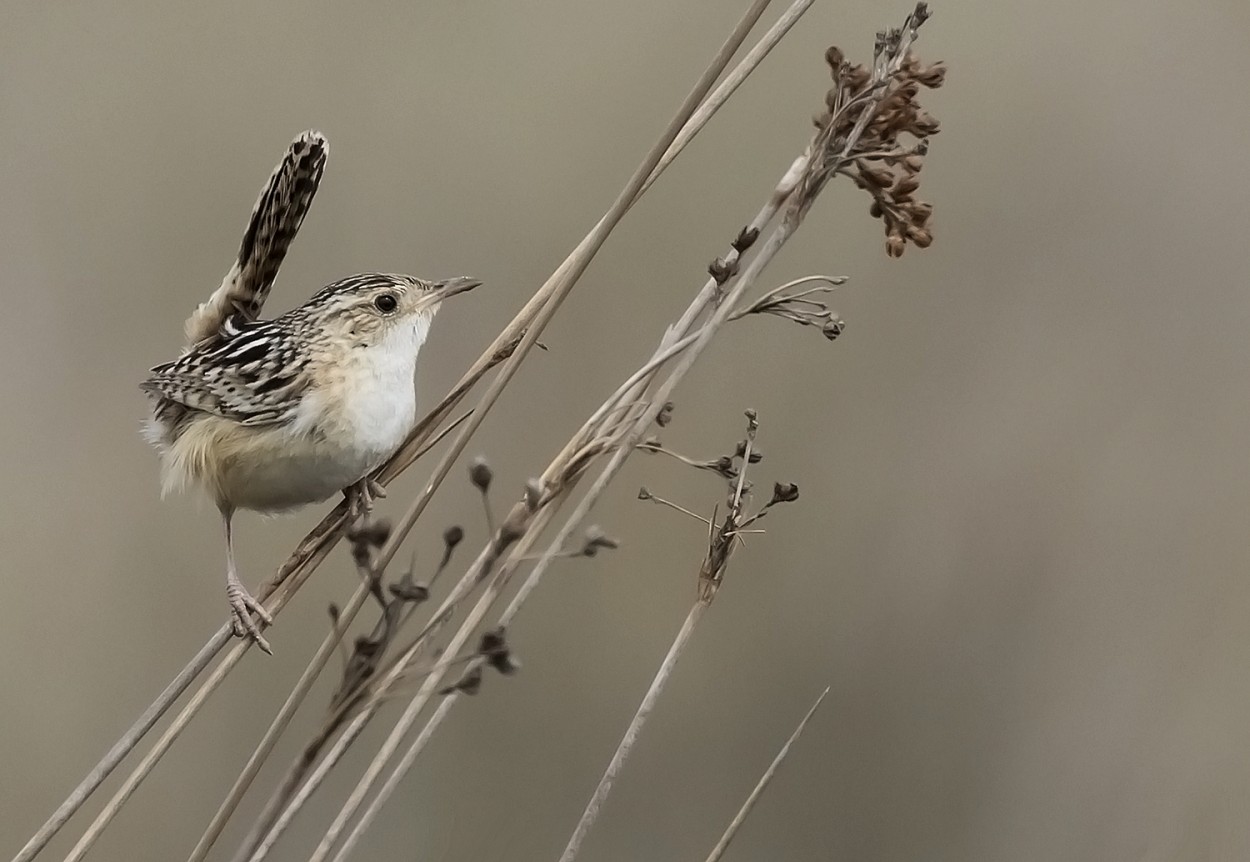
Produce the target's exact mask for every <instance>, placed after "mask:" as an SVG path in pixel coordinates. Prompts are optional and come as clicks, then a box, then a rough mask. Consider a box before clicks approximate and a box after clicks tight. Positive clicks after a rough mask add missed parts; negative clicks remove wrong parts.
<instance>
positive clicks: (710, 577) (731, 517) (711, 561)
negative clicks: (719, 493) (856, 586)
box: [560, 410, 798, 862]
mask: <svg viewBox="0 0 1250 862" xmlns="http://www.w3.org/2000/svg"><path fill="white" fill-rule="evenodd" d="M746 418H747V430H746V438H745V439H744V440H743V441H742V442H741V443H740V444H739V446H738V449H737V451H736V452H735V454H734V456H732V457H731V459H730V460H734V459H737V460H738V462H739V463H738V466H737V469H736V470H734V471H732V473H730V474H728V475H731V476H732V478H730V479H729V489H730V492H729V502H728V507H727V508H728V512H727V514H726V516H725V520H724V521H723V522H722V524H721V525H720V526H719V527H718V526H717V525H716V523H714V522H715V521H716V517H715V516H713V518H712V519H710V520H708V521H706V523H707V525H708V550H707V553H706V555H705V556H704V559H703V564H702V565H701V566H700V567H699V576H698V592H697V596H696V598H695V601H694V603H693V604H692V605H691V607H690V611H689V612H688V613H687V614H686V619H685V621H684V622H683V623H682V626H681V629H680V630H679V631H678V632H677V635H676V637H674V638H673V642H672V644H671V645H670V646H669V649H668V653H667V654H666V655H665V656H664V660H663V661H662V662H661V663H660V668H659V670H658V671H656V674H655V677H654V678H653V679H652V680H651V685H650V687H649V688H648V689H647V692H646V694H645V695H643V698H642V703H640V704H639V706H638V710H637V712H635V713H634V718H633V720H632V721H630V723H629V726H628V727H627V728H626V729H625V734H624V736H622V737H621V741H620V742H619V743H618V744H617V747H616V751H614V752H613V754H612V759H611V760H610V761H609V762H608V766H607V769H605V770H604V773H603V776H602V777H601V778H600V779H599V783H598V784H597V785H596V786H595V789H594V792H592V793H591V796H590V801H589V802H587V803H586V808H585V809H584V810H583V811H582V816H581V818H580V819H579V820H578V822H577V826H576V827H574V829H573V834H572V835H571V836H570V837H569V841H568V844H567V845H566V846H565V848H564V852H563V853H562V854H561V856H560V862H573V860H574V859H575V858H576V857H577V854H578V853H579V852H580V851H581V847H582V843H583V842H584V841H585V839H586V835H587V834H589V832H590V829H591V827H592V826H593V825H594V823H595V821H596V820H597V819H598V817H599V812H600V810H601V809H602V808H603V803H604V802H605V801H606V800H607V797H608V794H609V793H610V792H611V791H612V784H613V783H614V782H615V781H616V778H617V776H618V775H619V774H620V771H621V769H622V768H623V767H624V765H625V761H626V759H627V758H628V757H629V753H630V751H631V750H632V749H633V747H634V745H635V743H637V741H638V737H639V736H640V735H641V734H642V730H643V727H644V725H645V724H646V721H647V718H648V716H650V714H651V711H652V710H653V709H654V708H655V704H656V702H657V701H658V700H659V698H660V695H661V694H662V693H663V691H664V687H665V685H666V684H667V683H668V680H669V678H670V677H671V676H672V674H673V668H674V667H676V666H677V660H678V658H680V657H681V654H682V652H683V651H684V650H685V648H686V645H687V644H688V643H689V642H690V638H691V636H692V635H693V634H694V630H695V626H697V625H698V623H699V620H700V619H701V618H702V616H703V613H704V611H706V610H707V608H708V607H710V606H711V604H712V601H713V599H715V598H716V593H717V591H718V590H719V589H720V585H721V583H722V581H723V579H724V576H725V570H726V569H727V568H728V566H729V558H730V556H731V555H732V552H733V549H734V547H735V545H736V544H737V542H736V540H737V539H738V538H739V534H740V530H741V528H742V527H743V526H744V525H745V524H746V523H749V522H753V521H755V520H758V517H759V515H760V514H761V513H762V512H763V511H765V510H766V509H767V508H769V507H770V506H772V505H774V503H775V502H792V501H793V500H795V499H798V492H797V489H796V490H795V492H794V493H793V494H787V495H784V496H785V497H787V499H784V500H779V499H778V495H777V494H774V496H773V500H770V501H769V503H767V504H765V507H764V509H761V510H760V512H759V513H757V514H756V515H751V516H747V515H744V508H745V506H746V502H747V500H748V488H749V486H748V484H747V480H746V475H747V470H748V467H749V466H750V465H751V464H752V463H755V462H756V461H757V460H758V459H753V458H752V455H753V454H754V448H755V436H756V432H757V430H758V429H759V422H758V419H757V417H756V414H755V411H754V410H748V411H746ZM778 487H782V486H780V485H779V486H778ZM786 487H793V486H786ZM643 499H648V498H643ZM683 511H684V510H683Z"/></svg>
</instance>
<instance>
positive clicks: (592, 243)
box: [251, 0, 770, 862]
mask: <svg viewBox="0 0 1250 862" xmlns="http://www.w3.org/2000/svg"><path fill="white" fill-rule="evenodd" d="M769 2H770V0H753V2H752V4H751V7H750V8H749V9H748V11H747V13H746V14H745V15H744V16H743V18H742V20H741V21H740V22H739V24H738V26H737V27H736V28H735V30H734V32H733V34H732V35H731V36H730V38H729V39H728V40H727V41H726V42H725V44H724V45H723V46H722V48H721V50H720V52H719V53H718V54H717V56H716V58H715V59H714V60H713V62H712V63H711V65H709V67H708V68H707V70H706V71H705V72H704V74H703V76H702V77H701V78H700V80H699V82H698V83H697V84H696V85H695V87H694V89H693V90H692V91H691V92H690V94H689V95H688V96H687V97H686V100H685V102H684V103H683V104H682V106H681V108H680V109H679V111H678V114H677V116H676V117H675V118H674V119H673V121H672V122H671V123H670V124H669V127H668V129H667V130H666V131H665V133H664V135H663V136H662V137H661V139H660V142H659V143H658V144H657V145H656V146H655V147H653V148H652V151H651V152H650V153H649V154H648V156H647V157H646V158H645V159H644V160H643V163H642V164H641V165H640V166H639V168H638V169H637V170H636V171H635V173H634V176H633V177H632V178H631V180H630V182H629V183H628V185H627V186H626V188H625V189H624V190H623V191H622V192H621V194H620V195H619V196H618V197H617V200H616V201H615V202H614V203H613V205H612V207H611V208H610V209H609V210H608V212H607V213H606V214H605V215H604V217H603V218H602V219H601V220H600V222H599V223H598V224H597V225H596V226H595V228H594V229H593V230H592V231H591V233H590V234H589V235H588V236H587V238H586V240H583V242H582V243H581V244H580V245H579V246H578V247H577V249H575V250H574V252H573V254H572V255H570V258H569V259H568V260H567V261H566V262H565V264H563V265H562V266H561V267H560V268H559V269H557V271H556V273H555V274H554V275H553V276H552V277H551V278H550V279H548V282H547V284H545V285H544V286H543V288H542V289H541V290H540V291H539V293H538V294H536V295H535V299H538V298H539V296H542V297H543V299H542V305H541V306H540V307H539V309H538V312H537V314H536V315H535V317H534V321H533V323H532V325H531V326H530V327H529V328H528V329H527V330H526V331H525V333H524V335H523V336H522V337H521V342H520V345H519V346H518V348H517V355H516V356H515V357H513V359H511V360H509V361H508V362H506V363H505V364H504V367H503V369H502V370H501V371H500V373H499V375H498V376H497V377H496V378H495V379H494V381H492V384H491V385H490V386H489V387H488V388H487V391H486V393H485V394H484V395H483V396H482V399H481V401H480V402H479V404H478V406H477V407H476V408H475V412H474V416H473V418H472V419H471V420H470V422H469V425H468V426H467V427H466V428H465V429H464V430H463V431H462V432H461V433H460V434H459V435H458V436H457V438H456V440H455V441H454V442H453V443H452V446H451V451H449V452H448V453H447V455H446V456H445V457H444V458H443V460H442V461H440V462H439V465H438V466H437V467H436V468H435V470H434V474H433V476H432V477H431V479H430V482H429V484H428V485H427V486H426V490H425V491H423V492H422V494H421V495H420V496H419V497H418V498H417V500H416V502H415V503H414V504H413V506H412V507H411V508H410V509H409V511H408V512H406V513H405V515H404V517H403V518H402V519H401V520H400V522H399V523H398V524H397V525H396V528H395V530H394V532H393V533H392V535H391V538H390V539H389V540H388V542H387V544H386V546H385V547H383V549H382V551H381V552H380V554H379V559H378V564H379V565H380V566H385V565H386V564H387V563H388V562H389V561H390V559H391V558H392V557H393V556H394V554H395V552H396V551H397V550H398V546H399V542H401V541H402V539H403V537H404V536H406V535H407V532H408V531H410V530H411V528H412V526H413V524H415V522H416V519H417V518H418V517H419V516H420V514H421V513H422V512H423V511H424V509H425V506H426V505H427V504H428V501H429V499H430V496H431V495H432V493H433V490H434V489H435V488H436V487H437V485H438V483H439V482H441V481H442V479H443V478H444V477H445V476H446V475H447V473H448V472H449V470H450V468H451V464H452V462H453V461H454V459H455V457H457V456H458V455H459V454H460V452H461V451H463V448H464V446H465V445H466V444H467V441H468V437H469V435H470V434H471V433H473V431H475V430H476V429H477V427H478V426H479V425H480V422H481V420H482V418H483V417H484V414H485V412H486V409H488V408H489V406H491V405H492V404H493V403H494V402H495V400H496V399H497V398H498V396H499V393H500V392H501V391H502V389H503V387H504V386H505V385H506V384H507V382H508V381H509V380H510V379H511V376H512V374H514V373H515V369H516V367H517V362H519V361H520V359H521V358H523V357H524V356H525V354H526V352H527V351H528V349H529V348H530V347H531V346H532V345H533V343H534V341H535V340H536V339H537V338H538V336H539V335H540V334H541V332H542V329H543V327H544V326H545V325H546V323H547V321H548V320H550V318H551V316H552V315H553V314H554V313H555V310H556V309H557V308H558V307H559V304H560V303H561V302H562V301H563V299H564V297H566V296H567V295H568V292H569V291H570V290H571V289H572V286H573V284H574V282H575V281H576V279H577V277H578V276H580V275H581V273H582V272H583V271H584V270H585V268H586V266H587V265H588V264H589V262H590V259H591V257H593V255H594V254H595V252H597V251H598V249H599V248H600V247H601V246H602V244H603V242H604V240H605V239H606V238H607V234H608V232H609V231H611V229H612V228H613V227H615V225H616V224H617V223H618V222H619V220H620V219H621V217H623V216H624V214H625V212H626V211H627V210H628V209H629V207H630V206H632V204H633V202H634V200H635V199H636V198H637V196H638V194H639V193H640V192H641V190H642V186H643V184H644V183H645V182H646V180H647V178H648V177H649V176H650V175H651V173H652V172H653V171H654V170H655V168H656V167H657V166H658V164H659V162H660V159H661V158H662V157H663V155H664V153H665V151H667V150H668V148H669V146H670V145H671V144H672V143H673V142H674V141H675V140H676V138H677V135H678V133H679V132H680V131H681V129H682V127H683V126H684V125H685V124H686V123H687V121H688V120H689V119H690V118H691V116H692V115H693V114H694V112H695V110H696V109H697V108H698V106H699V105H700V103H702V102H703V100H704V98H705V97H706V96H707V94H708V92H709V91H710V90H711V88H712V86H713V84H714V83H715V81H716V79H717V78H718V77H719V76H720V74H721V72H723V71H724V69H725V67H726V66H727V65H728V64H729V61H730V59H732V57H733V55H734V53H736V51H737V49H738V47H739V46H741V44H742V42H743V41H744V40H745V38H746V35H747V33H748V32H749V31H750V29H751V28H752V27H753V26H754V24H755V22H756V21H758V20H759V17H760V16H761V15H762V14H763V12H764V9H765V8H766V7H767V6H768V4H769ZM533 302H534V300H531V303H530V304H533ZM527 307H528V306H527ZM462 583H463V581H462ZM462 645H463V644H462V643H461V644H456V643H455V640H454V639H453V642H452V644H451V645H449V647H448V649H449V650H450V651H452V652H455V651H456V650H457V649H459V648H460V646H462ZM439 679H441V673H436V674H432V675H431V676H430V677H428V678H427V680H426V683H425V684H423V685H422V686H421V689H420V691H421V692H425V695H424V697H427V698H428V696H429V692H428V691H427V689H430V690H431V691H432V689H433V686H431V685H430V683H431V681H437V680H439ZM419 699H421V698H420V696H419V697H418V700H419ZM414 703H416V700H414ZM411 706H412V704H410V709H409V710H408V711H405V713H404V716H402V717H401V719H400V722H399V724H397V726H396V728H395V730H394V731H392V734H391V735H390V736H389V737H388V738H387V740H386V741H385V742H384V743H383V747H382V751H381V752H379V755H378V757H376V758H375V760H374V764H371V768H370V771H368V772H366V774H365V776H364V777H363V778H362V779H361V781H360V783H358V784H357V787H356V789H355V790H354V791H353V792H352V795H351V796H349V798H348V800H347V802H346V804H345V805H344V808H343V810H342V811H340V813H339V815H338V816H337V817H336V818H335V820H334V821H333V822H332V823H331V825H330V828H329V830H328V831H327V834H326V836H325V838H324V839H323V840H322V843H321V845H319V847H318V848H317V850H316V851H315V852H314V854H313V857H312V858H311V859H310V862H321V860H324V859H325V857H326V855H327V854H328V853H329V851H330V849H331V848H332V846H333V844H334V842H335V841H336V840H337V838H338V835H339V834H340V833H341V831H342V829H343V828H344V827H345V825H346V822H347V820H348V819H349V818H350V817H351V816H352V815H353V814H354V813H355V812H356V810H357V809H358V808H359V806H360V803H361V802H362V801H363V797H364V795H365V794H366V793H367V792H368V790H369V788H370V787H371V786H372V783H373V781H375V780H376V778H377V777H378V773H379V772H380V769H381V765H383V764H385V763H386V761H387V760H388V759H389V758H390V756H391V755H392V754H393V753H394V752H395V750H396V749H397V748H398V745H399V743H400V741H401V740H402V737H403V735H404V734H405V733H406V732H407V729H408V727H409V726H411V724H412V722H413V721H415V718H416V715H415V712H413V711H412V710H411ZM365 715H367V713H362V716H365ZM365 720H366V721H367V718H366V719H365ZM357 721H359V717H358V719H357ZM356 723H357V722H353V726H354V725H356ZM350 731H351V727H350V726H349V728H348V730H347V731H345V732H344V735H343V736H341V737H340V738H339V743H342V742H343V740H344V739H346V738H347V734H348V733H350ZM337 747H338V744H336V748H337ZM329 757H330V754H329V753H328V754H327V760H328V759H329ZM324 763H325V761H323V764H324ZM319 773H320V774H321V775H324V772H323V771H322V770H321V769H320V768H319V769H318V770H316V771H314V772H313V773H312V774H311V775H310V776H309V778H308V780H307V782H306V784H310V783H312V782H313V781H314V779H315V778H317V776H318V774H319ZM306 798H307V794H304V793H303V788H301V794H300V795H297V797H296V799H295V800H292V804H291V805H290V806H288V808H287V810H286V811H284V812H283V814H282V816H280V817H279V819H278V821H277V822H276V823H275V824H274V827H273V828H272V829H271V830H270V834H269V835H267V836H266V837H265V839H264V840H263V841H262V842H261V843H260V845H259V846H258V847H257V848H256V851H255V852H254V853H253V855H252V860H251V862H260V860H261V859H263V858H264V857H265V856H266V855H267V854H268V851H269V849H270V848H271V847H272V846H273V844H274V842H276V840H277V838H278V837H279V836H280V835H281V832H282V831H284V830H285V828H286V826H287V825H288V824H289V822H290V819H291V818H292V817H293V816H294V813H295V811H296V810H298V808H297V807H295V806H297V800H301V801H300V802H299V804H302V799H306Z"/></svg>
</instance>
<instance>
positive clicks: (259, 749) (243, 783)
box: [187, 413, 469, 862]
mask: <svg viewBox="0 0 1250 862" xmlns="http://www.w3.org/2000/svg"><path fill="white" fill-rule="evenodd" d="M468 418H469V414H467V413H466V414H463V415H461V416H460V417H459V418H458V419H456V420H455V421H454V422H451V423H450V424H448V425H447V426H446V427H444V428H443V429H442V430H440V431H439V432H438V434H436V435H434V436H433V437H432V438H430V439H429V440H426V441H425V442H424V443H423V444H422V445H421V447H420V449H419V450H418V454H422V453H425V452H428V451H429V450H430V449H431V448H433V447H434V446H436V445H438V443H439V441H441V440H442V439H443V438H444V437H445V436H446V435H447V434H449V433H451V431H453V430H454V429H455V428H456V427H457V426H459V425H460V424H461V423H462V422H464V421H465V420H466V419H468ZM368 596H369V586H368V583H362V584H361V585H360V586H358V587H357V588H356V591H355V592H354V593H353V594H352V596H351V598H350V599H348V601H347V604H346V605H345V606H344V607H343V608H342V610H341V611H340V613H339V617H338V621H337V624H336V625H335V626H334V627H333V628H332V629H331V630H330V632H329V633H328V634H327V635H326V637H325V639H324V640H323V641H322V643H321V646H320V647H318V648H317V651H316V652H315V653H314V654H313V657H312V659H310V660H309V663H308V666H307V667H305V668H304V672H303V673H302V674H300V677H299V680H297V681H296V683H295V687H294V688H292V690H291V693H290V694H289V695H288V696H287V699H286V701H285V702H284V703H283V704H282V707H281V708H280V709H279V710H278V714H277V715H276V716H274V719H273V721H272V722H271V723H270V725H269V727H268V728H267V729H266V730H265V734H264V736H262V737H261V739H260V742H258V743H257V744H256V747H255V748H254V749H253V751H252V754H251V756H250V757H249V758H248V760H247V763H246V764H245V765H244V766H243V769H242V771H241V772H240V773H239V775H238V777H237V778H236V779H235V781H234V784H233V785H232V786H231V788H230V790H229V792H228V793H227V794H226V798H225V799H223V800H222V803H221V805H220V806H219V807H218V809H217V813H216V814H214V815H213V819H212V820H211V821H210V822H209V825H208V827H207V828H206V829H205V830H204V833H203V834H202V835H201V836H200V840H199V841H198V842H197V843H196V846H195V849H194V850H193V851H192V852H191V856H190V857H188V860H187V862H202V860H203V859H205V858H206V857H207V856H208V851H209V850H210V849H211V848H212V846H213V843H214V842H215V841H216V840H217V838H218V837H219V836H220V835H221V831H222V830H223V829H224V828H225V826H226V822H227V821H228V820H229V819H230V817H231V815H232V814H233V813H234V811H235V809H236V808H238V805H239V803H240V802H241V801H242V799H243V795H244V794H245V793H247V790H248V788H249V787H251V784H252V781H253V780H255V778H256V775H257V773H259V772H260V768H261V766H263V765H264V762H265V760H266V758H268V756H269V754H270V753H271V752H272V751H273V748H274V746H275V745H277V743H278V737H279V736H281V735H282V732H283V731H284V730H285V729H286V727H287V725H288V724H290V721H291V719H292V718H293V717H294V715H295V712H296V710H298V709H299V707H300V705H301V704H302V703H303V701H304V698H305V697H306V696H307V695H308V692H309V691H310V690H311V689H312V686H313V683H314V682H316V680H317V677H318V676H319V675H320V674H321V671H322V670H323V669H324V668H325V666H326V663H327V662H328V661H329V660H330V656H331V655H333V654H334V651H335V649H336V648H337V647H338V644H339V643H340V641H341V640H342V637H343V633H344V632H346V631H347V629H348V628H349V627H350V626H351V624H352V621H353V620H355V618H356V614H357V613H359V612H360V609H361V608H362V607H363V606H364V604H365V600H366V599H367V598H368Z"/></svg>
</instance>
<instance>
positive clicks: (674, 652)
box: [560, 601, 708, 862]
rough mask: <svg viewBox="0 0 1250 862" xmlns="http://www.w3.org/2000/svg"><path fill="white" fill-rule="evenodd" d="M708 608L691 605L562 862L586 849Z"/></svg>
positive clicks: (561, 857) (701, 605)
mask: <svg viewBox="0 0 1250 862" xmlns="http://www.w3.org/2000/svg"><path fill="white" fill-rule="evenodd" d="M707 608H708V604H707V602H702V601H696V602H695V603H694V604H693V605H692V606H691V608H690V612H689V613H688V614H686V620H685V622H683V623H682V625H681V629H680V630H679V631H678V632H677V637H675V638H673V643H672V644H671V645H670V646H669V648H668V653H667V654H666V655H665V656H664V661H663V662H661V663H660V669H659V670H657V671H656V672H655V677H654V678H653V679H652V680H651V685H650V686H649V687H648V688H647V693H646V694H645V695H643V698H642V703H640V704H638V711H637V712H635V713H634V717H633V719H632V720H631V721H630V722H629V727H627V728H626V729H625V735H624V736H622V737H621V741H620V743H618V744H617V746H616V751H615V752H613V754H612V759H611V760H610V761H609V762H608V768H607V769H605V770H604V772H603V777H601V778H600V779H599V784H598V785H596V787H595V792H594V793H592V794H591V796H590V801H589V802H587V803H586V809H585V810H584V811H583V812H582V816H581V819H580V820H578V821H577V826H576V827H575V828H574V829H573V834H572V835H571V836H569V843H568V844H567V845H565V848H564V852H563V853H561V854H560V862H573V860H574V859H576V858H577V853H578V851H579V850H581V848H582V841H584V840H585V838H586V835H587V833H589V832H590V827H591V826H593V825H594V823H595V820H596V819H597V818H598V817H599V810H600V809H601V808H602V807H603V802H604V800H605V799H607V798H608V793H609V792H611V790H612V782H613V781H615V780H616V776H617V775H618V774H619V773H620V771H621V767H623V766H624V765H625V760H626V759H627V758H628V757H629V752H630V751H631V750H632V749H633V747H634V743H635V742H637V741H638V736H639V734H641V733H642V728H643V726H644V725H645V724H646V723H647V718H648V717H649V716H650V715H651V710H653V709H655V704H656V701H658V700H659V699H660V694H661V693H662V692H663V691H664V686H665V684H666V683H667V682H668V680H669V677H671V676H672V675H673V668H674V667H676V665H677V659H679V658H680V657H681V654H682V652H683V651H684V650H685V648H686V644H687V643H689V642H690V636H691V635H692V634H694V627H695V626H696V625H698V624H699V618H700V617H702V616H703V612H704V611H705V610H707Z"/></svg>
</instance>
